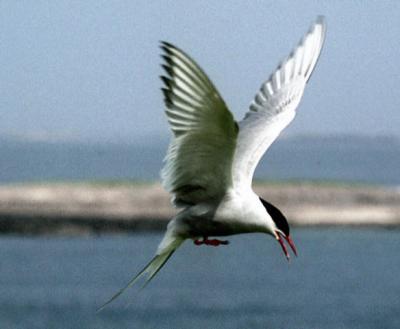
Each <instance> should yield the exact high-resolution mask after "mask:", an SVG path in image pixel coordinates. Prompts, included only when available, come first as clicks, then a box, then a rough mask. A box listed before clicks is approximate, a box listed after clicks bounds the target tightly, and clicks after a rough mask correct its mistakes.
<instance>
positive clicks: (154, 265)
mask: <svg viewBox="0 0 400 329" xmlns="http://www.w3.org/2000/svg"><path fill="white" fill-rule="evenodd" d="M167 233H168V232H167ZM166 238H167V239H168V237H167V235H166V236H165V237H164V239H163V241H162V242H161V244H160V246H162V245H163V242H166V241H165V240H166ZM168 242H169V243H168V246H167V247H166V248H164V250H162V252H157V254H156V255H155V256H154V258H153V259H152V260H151V261H150V262H149V263H148V264H147V265H146V266H145V267H144V268H143V269H142V270H141V271H140V272H139V273H138V274H136V275H135V276H134V277H133V278H132V279H131V280H130V281H129V282H128V284H127V285H126V286H125V287H123V288H122V289H121V290H119V291H118V292H117V293H116V294H115V295H113V296H112V297H111V298H110V299H109V300H108V301H107V302H105V303H104V304H103V305H102V306H101V307H99V308H98V309H97V312H99V311H101V310H102V309H103V308H105V307H106V306H107V305H108V304H110V303H111V302H113V301H114V300H115V299H117V298H118V297H119V296H120V295H121V294H122V293H123V292H124V291H125V290H126V289H128V288H130V287H131V286H133V285H134V284H135V283H136V282H137V281H138V280H139V279H140V278H141V277H143V276H146V275H147V277H146V280H145V283H144V285H143V288H144V287H145V286H146V285H147V284H148V283H149V282H150V281H151V279H153V278H154V276H155V275H156V274H157V273H158V271H159V270H160V269H161V268H162V267H163V266H164V264H165V263H166V262H167V261H168V259H169V258H170V257H171V256H172V254H173V253H174V252H175V250H176V249H177V248H178V247H179V246H180V245H181V243H182V242H183V239H180V238H175V239H173V240H172V241H171V240H170V241H168ZM159 249H160V248H159Z"/></svg>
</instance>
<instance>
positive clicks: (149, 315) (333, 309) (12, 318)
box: [0, 137, 400, 329]
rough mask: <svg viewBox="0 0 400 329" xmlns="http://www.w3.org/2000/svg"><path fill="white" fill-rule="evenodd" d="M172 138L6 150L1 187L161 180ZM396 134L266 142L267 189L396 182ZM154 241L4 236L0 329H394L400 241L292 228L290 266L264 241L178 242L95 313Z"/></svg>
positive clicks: (381, 232) (9, 145)
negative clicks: (281, 184) (146, 279)
mask: <svg viewBox="0 0 400 329" xmlns="http://www.w3.org/2000/svg"><path fill="white" fill-rule="evenodd" d="M167 143H168V141H167V140H163V141H159V142H157V143H155V142H149V143H147V144H146V143H137V144H134V145H127V144H115V143H109V144H91V143H47V142H34V143H33V142H29V143H27V142H21V141H9V140H7V141H1V140H0V155H1V157H0V183H1V184H20V183H26V182H52V181H81V180H85V181H112V182H114V181H116V182H120V181H144V182H147V181H156V180H157V179H158V175H159V170H160V167H161V165H162V159H163V157H164V153H165V147H166V145H167ZM398 168H400V143H399V142H398V141H397V140H395V139H392V138H386V137H385V138H383V137H382V138H355V137H340V138H339V137H335V138H332V137H329V138H328V137H325V138H315V137H312V138H311V137H300V138H296V139H284V140H280V141H278V142H277V143H276V145H273V146H272V148H271V150H270V152H268V154H267V155H266V156H265V157H264V159H263V160H262V162H261V164H260V166H259V168H258V169H257V173H256V178H257V179H258V180H266V181H304V180H306V181H318V182H320V181H322V182H345V183H357V184H368V185H370V184H376V185H384V186H388V187H389V188H398V187H399V186H400V175H399V169H398ZM161 234H162V233H161V232H160V233H150V232H148V233H143V232H141V233H131V234H122V235H101V236H81V237H71V236H69V237H68V236H63V237H62V236H58V237H56V236H36V237H33V236H17V235H3V236H0V254H1V257H0V329H2V328H5V329H9V328H10V329H13V328H18V329H19V328H21V329H25V328H26V329H36V328H54V329H77V328H93V329H102V328H107V329H108V328H110V329H112V328H138V329H149V328H152V329H153V328H154V329H156V328H157V329H163V328H165V329H186V328H190V329H192V328H202V329H203V328H210V329H214V328H215V329H242V328H246V329H258V328H259V329H266V328H267V329H268V328H270V329H288V328H290V329H380V328H384V329H398V328H400V297H399V296H400V256H399V255H400V231H399V230H397V229H387V228H371V227H370V228H358V229H356V228H347V227H337V228H293V229H292V237H293V239H294V241H295V243H296V245H297V249H298V251H299V256H298V257H292V259H291V261H290V262H287V261H286V259H285V257H284V255H283V254H282V251H281V249H280V246H279V245H278V244H277V243H276V242H275V241H274V240H273V239H271V238H270V237H267V236H264V235H260V234H248V235H240V236H234V237H231V238H230V242H231V243H230V244H229V246H220V247H217V248H216V247H208V246H194V245H193V244H192V243H190V242H186V243H185V244H184V245H183V247H182V248H180V249H179V250H178V251H177V252H176V253H175V254H174V255H173V256H172V257H171V259H170V261H169V262H168V263H167V264H166V265H165V267H164V268H163V269H162V270H161V271H160V272H159V274H158V275H157V277H156V278H155V279H154V280H153V281H152V282H151V283H150V284H149V285H147V286H146V287H145V288H144V289H142V288H141V285H140V284H139V285H138V286H137V287H136V286H135V287H132V288H131V289H129V290H128V291H126V292H125V293H124V294H123V295H122V296H121V297H120V298H119V299H117V300H116V301H115V302H114V303H112V304H110V305H109V306H108V307H106V308H105V309H104V310H102V311H101V312H96V309H97V308H98V307H99V306H101V305H102V303H104V302H105V301H106V300H107V299H108V298H109V297H110V296H112V295H113V294H114V293H115V292H116V291H118V290H119V289H120V288H121V287H122V286H124V285H125V284H126V283H127V282H128V281H129V279H130V278H131V277H132V276H133V275H134V274H136V273H137V272H138V271H139V270H140V269H142V268H143V266H144V265H146V263H147V262H148V261H149V260H150V259H151V257H152V255H153V253H154V251H155V249H156V247H157V245H158V243H159V241H160V240H161V237H162V236H161Z"/></svg>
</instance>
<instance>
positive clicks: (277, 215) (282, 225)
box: [260, 198, 290, 236]
mask: <svg viewBox="0 0 400 329" xmlns="http://www.w3.org/2000/svg"><path fill="white" fill-rule="evenodd" d="M260 201H261V202H262V204H263V206H264V208H265V210H266V211H267V212H268V214H269V215H270V216H271V218H272V220H273V221H274V222H275V225H276V227H277V228H278V229H280V230H281V231H282V232H283V233H284V234H285V235H286V236H289V232H290V228H289V223H288V222H287V220H286V217H285V216H283V214H282V212H281V211H280V210H279V209H278V208H277V207H275V206H274V205H272V204H270V203H269V202H267V201H265V200H264V199H262V198H260Z"/></svg>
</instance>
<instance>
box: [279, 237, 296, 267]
mask: <svg viewBox="0 0 400 329" xmlns="http://www.w3.org/2000/svg"><path fill="white" fill-rule="evenodd" d="M282 238H285V240H286V241H287V243H288V244H289V246H290V248H292V250H293V253H294V254H295V255H296V256H297V250H296V246H295V245H294V242H293V240H292V238H291V237H290V235H288V236H285V235H283V234H281V233H280V232H276V239H277V240H278V242H279V244H280V245H281V247H282V250H283V253H284V254H285V256H286V259H287V260H288V261H289V260H290V255H289V252H288V250H287V248H286V245H285V243H284V241H283V239H282Z"/></svg>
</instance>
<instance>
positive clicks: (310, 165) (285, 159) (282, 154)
mask: <svg viewBox="0 0 400 329" xmlns="http://www.w3.org/2000/svg"><path fill="white" fill-rule="evenodd" d="M168 142H169V138H168V137H164V138H160V137H157V138H140V139H138V140H136V141H135V140H134V141H132V142H131V143H115V142H104V143H78V142H32V141H19V140H13V139H4V138H3V139H1V138H0V184H10V183H11V184H12V183H20V182H22V183H24V182H43V181H44V182H49V181H71V180H72V181H81V180H87V181H143V182H147V181H157V180H159V173H160V169H161V167H162V165H163V159H164V156H165V153H166V149H167V145H168ZM399 168H400V139H398V138H395V137H387V136H381V137H359V136H327V137H320V136H319V137H315V136H296V137H290V138H282V139H280V140H278V141H277V142H275V143H274V144H273V145H272V146H271V148H270V149H269V150H268V152H267V153H266V154H265V156H264V158H263V159H262V161H261V162H260V164H259V165H258V167H257V170H256V173H255V178H256V179H257V180H267V181H271V180H272V181H304V180H308V181H336V182H337V181H340V182H350V183H367V184H380V185H388V186H398V185H400V173H399Z"/></svg>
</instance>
